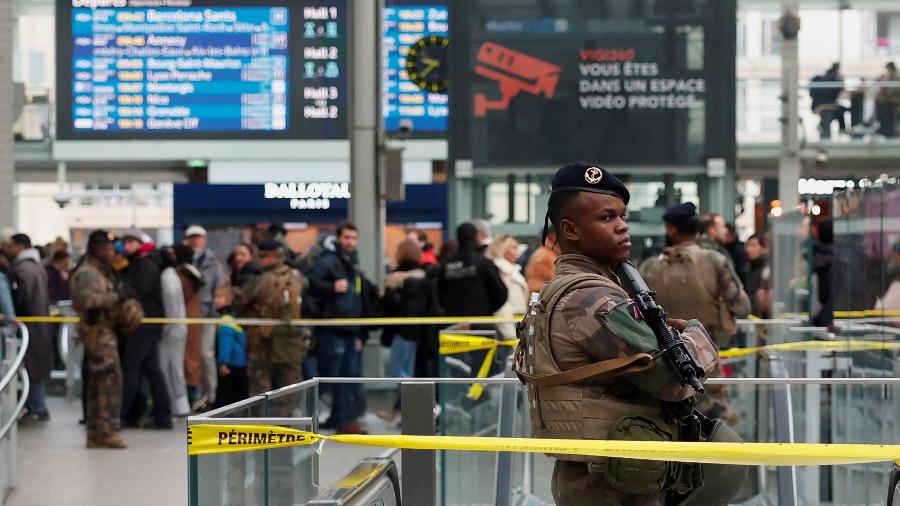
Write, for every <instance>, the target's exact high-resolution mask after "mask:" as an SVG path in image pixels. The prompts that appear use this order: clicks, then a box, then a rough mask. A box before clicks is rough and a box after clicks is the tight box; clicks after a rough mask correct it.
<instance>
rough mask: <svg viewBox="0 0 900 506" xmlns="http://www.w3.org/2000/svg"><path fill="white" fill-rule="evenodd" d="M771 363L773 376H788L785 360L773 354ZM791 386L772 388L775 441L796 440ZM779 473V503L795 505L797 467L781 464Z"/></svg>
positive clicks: (783, 505) (781, 504)
mask: <svg viewBox="0 0 900 506" xmlns="http://www.w3.org/2000/svg"><path fill="white" fill-rule="evenodd" d="M769 363H770V365H771V367H772V377H773V378H787V377H788V374H787V370H786V369H785V367H784V362H783V361H782V360H781V357H780V356H778V355H774V354H773V355H771V357H770V362H769ZM791 409H792V402H791V386H790V385H779V386H776V387H773V388H772V422H773V424H774V425H775V441H776V442H778V443H793V442H794V416H793V413H792V412H791ZM776 473H777V475H778V505H779V506H794V505H796V504H798V500H797V468H796V467H787V466H780V467H779V468H778V470H777V471H776Z"/></svg>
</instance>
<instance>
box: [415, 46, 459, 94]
mask: <svg viewBox="0 0 900 506" xmlns="http://www.w3.org/2000/svg"><path fill="white" fill-rule="evenodd" d="M449 45H450V40H449V39H447V37H440V36H438V35H428V36H426V37H422V38H421V39H419V40H418V41H417V42H416V43H415V44H413V45H412V46H410V48H409V52H408V53H406V72H407V74H408V75H409V80H410V81H412V82H413V83H415V84H416V86H418V87H419V88H422V89H423V90H425V91H430V92H432V93H443V92H446V91H447V86H448V84H449V81H448V79H447V73H448V71H449V69H448V68H447V67H448V64H447V46H449Z"/></svg>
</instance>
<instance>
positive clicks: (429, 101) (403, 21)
mask: <svg viewBox="0 0 900 506" xmlns="http://www.w3.org/2000/svg"><path fill="white" fill-rule="evenodd" d="M448 30H449V13H448V10H447V7H446V5H440V4H432V5H421V4H420V5H390V4H388V5H386V6H385V8H384V60H383V61H384V83H383V87H384V102H383V104H384V106H383V110H384V128H385V130H386V131H387V132H397V131H399V130H400V126H401V121H405V124H407V125H409V126H410V127H411V129H412V132H413V133H414V134H418V133H423V132H424V133H426V134H427V133H436V132H445V131H446V130H447V116H448V114H449V112H450V107H449V105H448V101H447V94H446V93H429V92H426V91H423V90H421V89H420V88H419V87H418V86H416V85H415V84H414V83H413V82H412V81H410V80H409V78H408V76H407V74H406V54H407V51H408V49H409V47H410V46H412V45H413V44H415V43H416V42H417V41H418V40H419V39H421V38H422V37H424V36H426V35H438V36H442V37H446V36H447V35H448ZM451 85H452V84H451Z"/></svg>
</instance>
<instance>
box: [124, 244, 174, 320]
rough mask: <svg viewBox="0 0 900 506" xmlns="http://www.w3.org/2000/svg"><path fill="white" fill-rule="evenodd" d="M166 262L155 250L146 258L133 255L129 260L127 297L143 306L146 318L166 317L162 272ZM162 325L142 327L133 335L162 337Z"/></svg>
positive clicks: (126, 286) (126, 282)
mask: <svg viewBox="0 0 900 506" xmlns="http://www.w3.org/2000/svg"><path fill="white" fill-rule="evenodd" d="M164 265H165V262H164V261H163V258H162V254H161V252H160V251H159V250H153V251H150V252H149V253H147V254H146V255H144V256H140V254H138V255H133V256H132V257H131V258H129V265H128V268H127V269H125V273H124V276H123V278H122V281H123V283H124V285H125V291H126V295H128V296H132V297H134V298H135V299H137V301H138V302H139V303H140V304H141V308H143V310H144V316H145V317H147V318H161V317H164V316H165V314H166V313H165V309H164V306H163V302H162V270H163V266H164ZM162 330H163V326H162V325H141V326H139V327H138V328H137V329H136V330H135V331H134V332H132V333H131V335H134V336H141V337H162Z"/></svg>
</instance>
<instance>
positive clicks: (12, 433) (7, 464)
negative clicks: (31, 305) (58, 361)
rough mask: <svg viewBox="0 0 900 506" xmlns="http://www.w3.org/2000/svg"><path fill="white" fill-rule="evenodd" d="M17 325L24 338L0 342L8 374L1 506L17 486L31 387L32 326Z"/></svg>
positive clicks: (0, 414) (1, 401)
mask: <svg viewBox="0 0 900 506" xmlns="http://www.w3.org/2000/svg"><path fill="white" fill-rule="evenodd" d="M16 326H17V328H18V330H19V333H20V335H21V338H16V337H10V336H4V337H3V338H2V343H0V351H2V355H0V371H5V372H4V374H3V378H2V379H0V504H3V503H4V502H5V500H6V495H7V492H8V491H9V489H11V488H13V487H15V484H16V470H17V462H16V457H17V452H18V445H17V433H16V422H18V419H19V414H21V412H22V409H23V408H24V407H25V401H26V399H27V398H28V392H29V387H30V385H29V382H28V373H27V371H26V370H25V367H24V360H25V354H26V352H27V351H28V341H29V334H28V327H26V326H25V325H24V324H23V323H21V322H16ZM17 380H18V381H17ZM20 390H21V393H20V392H19V391H20ZM17 395H18V396H19V397H18V399H16V396H17Z"/></svg>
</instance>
